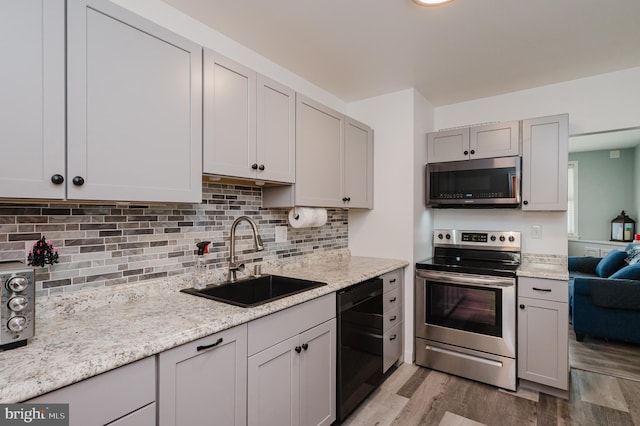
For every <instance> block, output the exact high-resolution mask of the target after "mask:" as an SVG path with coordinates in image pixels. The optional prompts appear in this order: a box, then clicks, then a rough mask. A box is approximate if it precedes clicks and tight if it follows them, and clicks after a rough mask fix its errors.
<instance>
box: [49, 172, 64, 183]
mask: <svg viewBox="0 0 640 426" xmlns="http://www.w3.org/2000/svg"><path fill="white" fill-rule="evenodd" d="M51 182H53V183H55V184H56V185H60V184H61V183H62V182H64V177H63V176H62V175H59V174H55V175H53V176H51Z"/></svg>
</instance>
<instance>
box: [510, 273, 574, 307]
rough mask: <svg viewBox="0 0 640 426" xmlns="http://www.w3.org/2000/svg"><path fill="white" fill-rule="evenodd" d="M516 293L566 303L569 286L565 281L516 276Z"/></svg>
mask: <svg viewBox="0 0 640 426" xmlns="http://www.w3.org/2000/svg"><path fill="white" fill-rule="evenodd" d="M518 295H519V296H523V297H531V298H534V299H544V300H554V301H556V302H564V303H567V302H568V301H569V286H568V284H567V282H566V281H559V280H547V279H540V278H528V277H520V278H518Z"/></svg>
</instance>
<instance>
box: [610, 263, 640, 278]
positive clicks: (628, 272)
mask: <svg viewBox="0 0 640 426" xmlns="http://www.w3.org/2000/svg"><path fill="white" fill-rule="evenodd" d="M609 278H611V279H615V278H617V279H620V280H640V264H635V265H629V266H625V267H624V268H622V269H620V270H618V271H617V272H616V273H614V274H612V275H611V276H610V277H609Z"/></svg>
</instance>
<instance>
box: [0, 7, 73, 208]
mask: <svg viewBox="0 0 640 426" xmlns="http://www.w3.org/2000/svg"><path fill="white" fill-rule="evenodd" d="M64 8H65V2H64V0H48V1H41V0H22V1H3V2H0V56H1V57H2V66H0V99H1V101H0V141H1V143H0V157H1V158H2V163H3V165H2V167H1V168H0V197H7V198H54V199H62V198H64V197H65V185H64V184H58V185H56V184H54V183H53V182H52V181H51V178H52V177H53V176H55V175H59V177H60V178H63V179H64V177H65V121H64V120H65V116H64V108H65V106H64V102H65V91H64V79H65V69H64V37H65V33H64V31H65V30H64ZM54 180H56V179H55V178H54Z"/></svg>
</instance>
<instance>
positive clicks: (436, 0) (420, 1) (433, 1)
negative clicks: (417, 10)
mask: <svg viewBox="0 0 640 426" xmlns="http://www.w3.org/2000/svg"><path fill="white" fill-rule="evenodd" d="M452 1H453V0H413V2H414V3H415V4H417V5H419V6H440V5H441V4H445V3H451V2H452Z"/></svg>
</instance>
